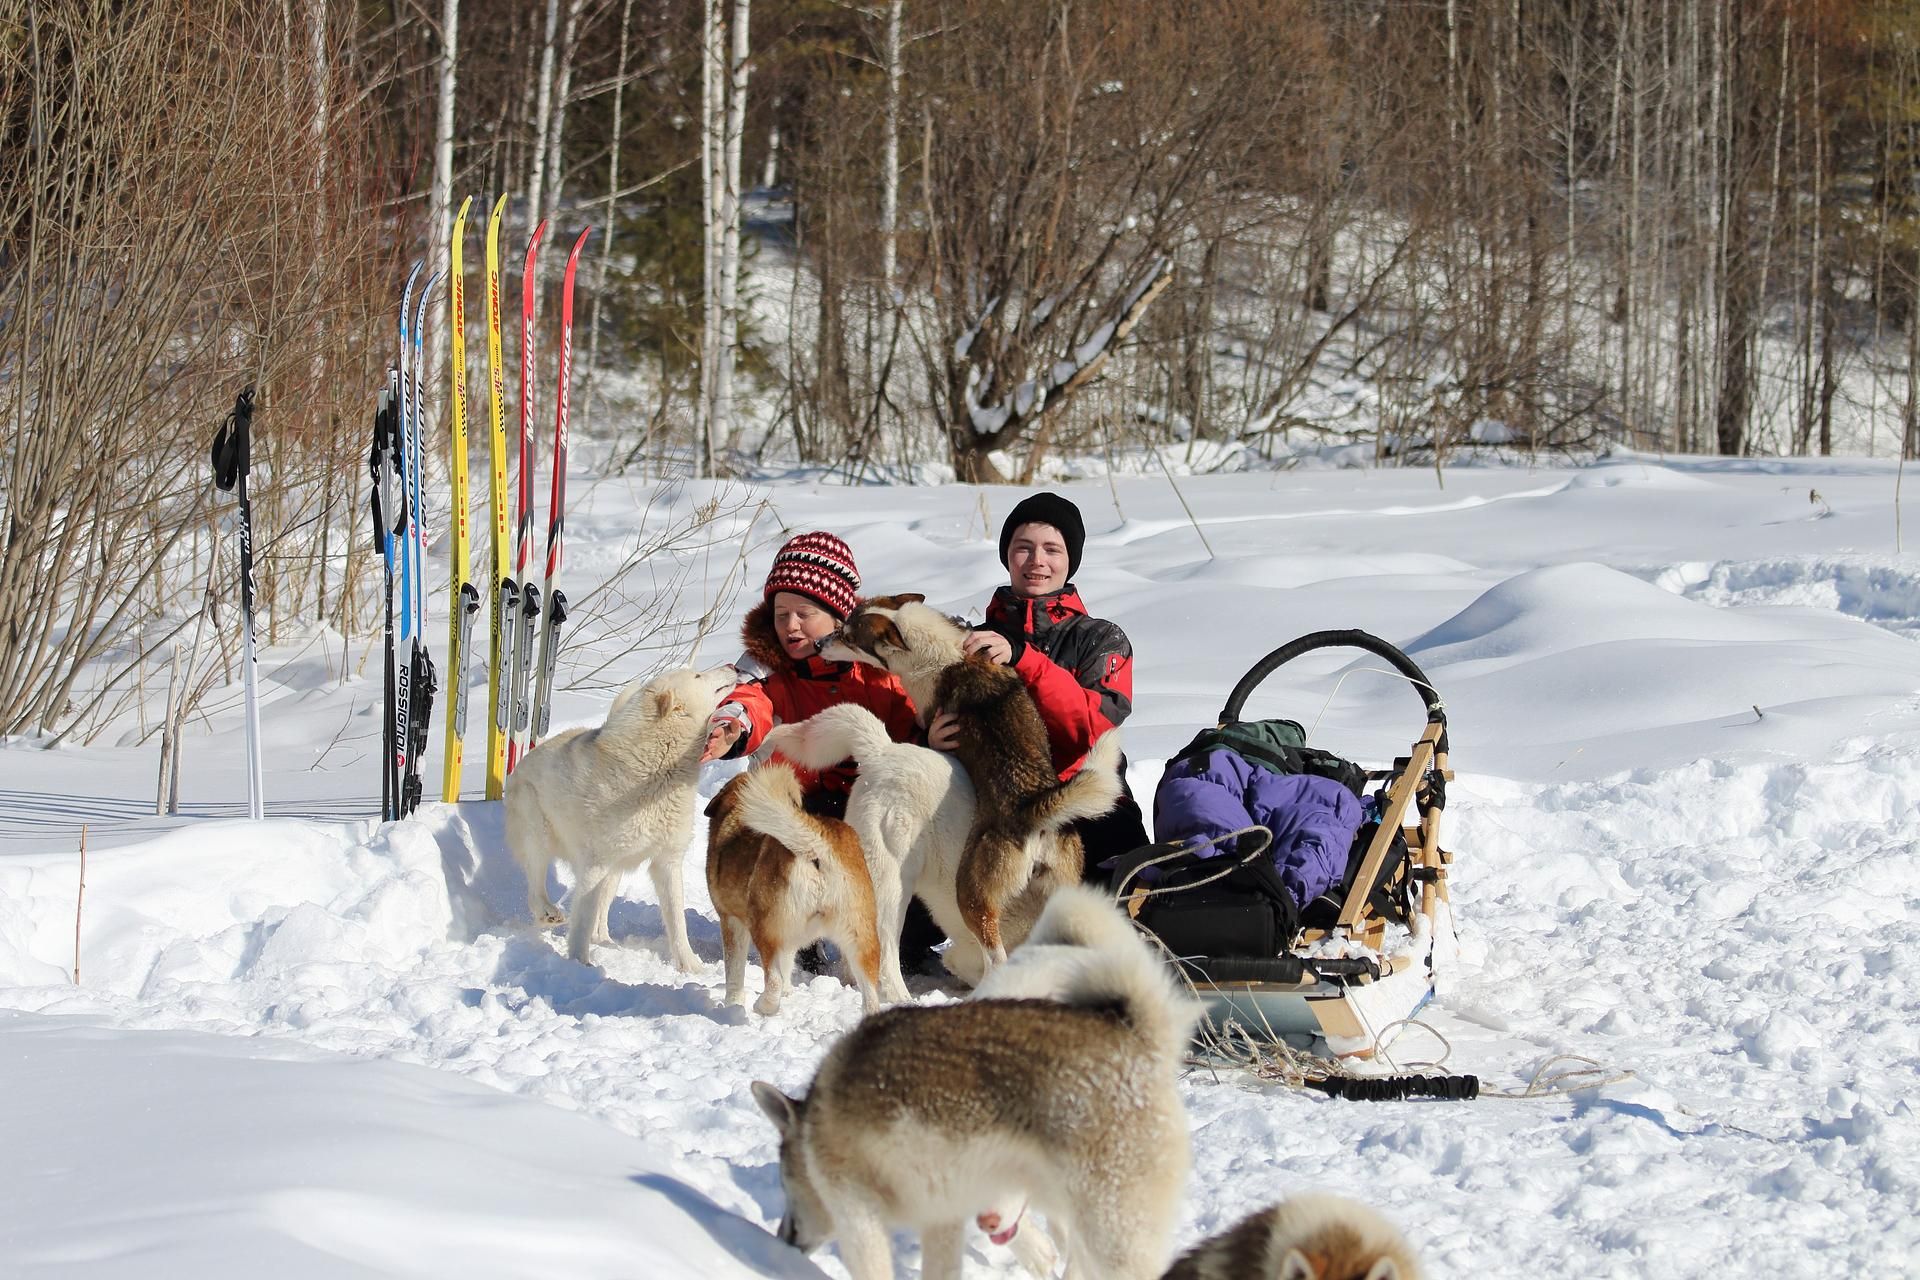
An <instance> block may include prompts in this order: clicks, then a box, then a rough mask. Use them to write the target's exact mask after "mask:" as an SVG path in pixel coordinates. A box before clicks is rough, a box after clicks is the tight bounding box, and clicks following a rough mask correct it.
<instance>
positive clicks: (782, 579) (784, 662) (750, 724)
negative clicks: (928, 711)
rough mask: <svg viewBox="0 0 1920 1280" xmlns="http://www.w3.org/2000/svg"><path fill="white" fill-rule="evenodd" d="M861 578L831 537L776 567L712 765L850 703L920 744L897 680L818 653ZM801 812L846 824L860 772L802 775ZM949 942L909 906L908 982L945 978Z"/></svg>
mask: <svg viewBox="0 0 1920 1280" xmlns="http://www.w3.org/2000/svg"><path fill="white" fill-rule="evenodd" d="M859 591H860V570H859V568H858V567H857V566H856V565H855V564H854V562H853V552H852V551H851V550H849V549H848V547H847V544H846V543H845V542H842V541H841V540H840V539H839V538H836V537H834V536H833V535H832V534H830V533H803V534H800V535H798V536H796V537H794V538H791V539H789V540H788V541H787V543H786V545H785V546H783V547H781V548H780V550H779V551H778V552H777V553H775V555H774V557H773V568H772V569H770V570H768V572H767V582H766V586H765V588H764V589H763V590H762V593H761V596H762V598H761V601H760V603H759V604H758V605H756V606H754V607H753V608H752V609H751V610H749V611H748V613H747V616H746V620H745V621H744V622H742V623H741V626H740V639H741V642H742V643H743V644H745V645H746V653H745V654H744V655H743V656H742V657H741V659H740V660H739V661H738V662H736V663H735V664H734V666H735V667H737V668H738V669H739V671H740V673H741V675H742V676H743V677H745V678H746V679H745V680H744V682H743V683H742V684H741V685H740V686H739V687H738V688H736V689H735V690H734V691H733V695H732V697H731V698H730V699H729V700H728V701H727V702H726V703H725V704H724V705H722V706H721V708H720V709H719V710H718V711H716V712H715V713H714V717H713V729H712V731H711V732H710V733H709V735H708V738H707V753H706V757H705V758H706V759H709V760H719V759H729V758H732V757H735V756H741V755H745V754H747V753H748V752H750V751H753V750H755V749H756V748H758V747H759V745H760V743H761V741H762V740H763V739H764V738H765V737H766V736H767V731H768V730H770V729H772V728H773V726H774V725H776V724H794V723H797V722H798V721H801V720H805V719H807V718H808V717H809V716H811V715H813V714H814V713H815V712H817V711H823V710H825V709H826V708H827V707H830V706H833V705H835V704H836V703H841V702H857V703H859V704H860V705H861V706H863V707H865V708H866V709H867V710H869V711H871V712H873V714H874V715H876V716H878V717H879V718H880V722H881V723H882V724H884V725H886V727H887V736H888V737H890V738H892V739H893V740H894V741H895V742H910V741H913V740H914V739H916V738H917V737H918V736H919V732H920V725H919V721H918V720H917V719H916V718H915V716H914V710H913V701H912V700H911V699H910V698H908V697H907V691H906V690H905V689H904V688H902V687H901V685H900V682H899V681H898V680H896V679H895V678H894V677H893V676H891V675H889V674H888V673H886V672H885V671H882V670H881V669H880V668H878V667H870V666H867V665H866V664H864V663H858V662H828V661H827V660H826V659H825V658H822V657H821V656H820V655H819V653H818V652H816V646H817V645H818V643H819V642H820V641H821V640H822V639H824V638H825V637H827V636H829V635H831V634H833V632H834V631H835V630H836V629H838V627H839V626H840V624H841V623H842V622H844V621H846V617H847V615H848V614H849V613H852V612H853V607H854V605H856V604H857V603H859V599H860V597H859ZM794 772H795V773H796V774H797V775H798V776H799V779H800V791H801V804H802V806H803V807H804V808H805V809H806V810H807V812H809V813H813V814H818V815H820V816H823V817H830V818H844V817H846V814H847V796H848V793H849V792H850V791H851V790H852V788H853V780H854V777H855V770H854V767H853V763H852V762H851V761H847V762H845V763H843V764H839V765H835V766H834V767H833V768H831V769H827V770H824V771H822V772H820V773H818V774H815V773H812V772H810V771H808V770H805V769H800V768H795V769H794ZM942 941H944V938H943V936H942V935H941V933H940V930H939V928H938V926H936V925H935V924H934V923H933V917H932V916H931V915H929V914H928V913H927V909H926V908H925V907H924V906H922V905H921V904H920V900H919V899H917V898H915V899H911V900H909V902H908V904H907V919H906V927H905V929H904V930H903V931H902V933H901V940H900V961H901V965H902V967H903V968H905V969H906V970H907V971H908V972H910V973H913V972H920V973H936V974H937V973H939V972H940V962H939V959H938V958H937V957H936V956H935V955H934V954H933V948H934V947H935V946H937V945H938V944H939V943H941V942H942ZM800 965H801V967H802V968H804V969H806V970H807V971H809V972H811V973H823V972H825V971H826V956H825V953H824V952H823V951H822V949H821V944H819V943H815V944H814V945H813V946H811V947H808V948H807V949H806V950H804V951H802V952H801V953H800Z"/></svg>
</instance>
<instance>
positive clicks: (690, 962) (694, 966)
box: [673, 951, 700, 973]
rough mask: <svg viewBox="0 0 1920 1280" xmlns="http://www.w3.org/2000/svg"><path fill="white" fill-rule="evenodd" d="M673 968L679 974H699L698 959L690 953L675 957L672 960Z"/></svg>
mask: <svg viewBox="0 0 1920 1280" xmlns="http://www.w3.org/2000/svg"><path fill="white" fill-rule="evenodd" d="M673 967H674V968H676V969H678V970H679V971H680V972H681V973H698V972H700V957H699V956H696V955H694V954H693V952H691V951H689V952H687V953H686V954H685V955H678V956H675V957H674V958H673Z"/></svg>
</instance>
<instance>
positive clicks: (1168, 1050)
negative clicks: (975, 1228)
mask: <svg viewBox="0 0 1920 1280" xmlns="http://www.w3.org/2000/svg"><path fill="white" fill-rule="evenodd" d="M1096 910H1098V911H1105V912H1107V913H1109V914H1111V915H1113V916H1114V917H1115V919H1116V920H1119V911H1118V908H1116V907H1114V906H1112V905H1111V904H1110V903H1107V902H1106V901H1104V900H1103V899H1102V898H1101V896H1100V895H1099V894H1097V893H1094V892H1093V891H1092V890H1086V889H1081V888H1079V887H1077V886H1075V887H1072V888H1067V889H1062V890H1061V891H1059V892H1058V893H1056V894H1055V895H1054V897H1053V899H1052V901H1050V902H1049V903H1048V905H1047V908H1046V910H1045V911H1044V912H1043V913H1042V915H1041V918H1040V921H1039V923H1038V925H1036V927H1035V935H1036V936H1037V937H1042V938H1047V937H1053V938H1064V937H1067V936H1069V935H1070V933H1071V931H1070V930H1059V931H1056V929H1055V927H1054V924H1053V922H1054V921H1060V920H1064V919H1068V918H1070V917H1072V918H1078V917H1081V916H1082V915H1083V914H1084V913H1089V912H1092V911H1096ZM1119 922H1120V924H1121V925H1122V926H1123V927H1126V926H1125V921H1124V920H1120V921H1119ZM1103 939H1104V941H1106V942H1108V943H1110V944H1111V945H1101V946H1097V947H1094V948H1091V949H1090V950H1092V951H1093V952H1094V953H1095V954H1092V955H1090V956H1088V957H1086V958H1085V961H1084V963H1082V964H1080V965H1079V966H1078V967H1077V969H1076V971H1075V972H1073V973H1071V974H1065V973H1064V972H1062V971H1056V972H1057V973H1059V974H1060V976H1061V980H1062V984H1063V985H1060V986H1058V987H1057V988H1055V989H1054V992H1053V997H1054V998H1052V999H975V1000H967V1001H963V1002H960V1003H956V1004H946V1005H932V1006H924V1005H909V1006H905V1007H901V1008H895V1009H889V1010H887V1011H885V1012H883V1013H878V1014H875V1015H873V1016H872V1017H869V1018H867V1019H865V1020H864V1021H863V1022H861V1023H860V1024H859V1025H858V1026H856V1027H855V1028H854V1029H853V1030H852V1031H850V1032H848V1033H847V1034H846V1035H845V1036H844V1037H842V1038H841V1039H840V1041H839V1042H838V1043H837V1044H835V1045H834V1047H833V1048H832V1049H831V1050H830V1051H829V1052H828V1054H827V1056H826V1059H825V1060H824V1061H823V1062H822V1063H821V1065H820V1069H819V1071H818V1072H817V1073H816V1074H815V1075H814V1078H813V1083H812V1085H811V1086H810V1087H809V1088H808V1090H807V1093H806V1096H804V1097H802V1098H791V1097H788V1096H787V1095H786V1094H784V1093H782V1092H781V1091H780V1090H778V1089H776V1088H774V1087H773V1086H772V1085H770V1084H765V1083H758V1082H756V1083H755V1084H754V1086H753V1091H754V1097H755V1099H756V1100H757V1101H758V1102H759V1104H760V1107H761V1109H762V1110H763V1111H765V1112H766V1114H767V1116H768V1118H769V1119H771V1120H772V1121H773V1123H774V1125H775V1126H776V1127H777V1128H778V1129H779V1130H780V1181H781V1184H782V1186H783V1188H784V1189H785V1192H786V1197H787V1211H786V1215H785V1217H784V1218H783V1220H782V1221H781V1224H780V1238H781V1239H783V1240H785V1241H787V1242H788V1243H790V1244H795V1245H798V1246H799V1247H800V1248H802V1249H805V1250H807V1251H809V1252H811V1251H812V1250H815V1249H817V1248H819V1247H820V1246H821V1245H823V1244H824V1243H826V1241H828V1240H829V1239H837V1240H838V1241H839V1243H840V1256H841V1259H842V1260H843V1261H844V1262H845V1264H846V1267H847V1270H848V1271H849V1272H850V1273H851V1274H852V1276H853V1277H854V1280H886V1278H888V1277H891V1276H892V1275H893V1255H892V1248H891V1245H890V1243H889V1240H888V1232H889V1230H890V1229H891V1228H895V1227H902V1228H908V1229H912V1230H914V1231H917V1232H918V1233H919V1234H920V1241H921V1251H922V1258H923V1263H922V1274H923V1275H924V1276H926V1277H928V1280H954V1278H955V1277H957V1276H958V1275H959V1273H960V1264H961V1257H962V1252H963V1249H964V1244H965V1235H964V1233H965V1229H966V1224H967V1221H968V1220H969V1219H979V1218H984V1217H986V1216H989V1215H998V1214H1000V1212H1001V1211H1002V1207H1006V1212H1007V1213H1008V1214H1010V1215H1011V1216H1012V1217H1013V1218H1014V1219H1015V1220H1016V1222H1017V1220H1018V1216H1019V1208H1018V1207H1017V1206H1020V1205H1031V1206H1032V1207H1033V1208H1034V1209H1036V1210H1038V1211H1039V1212H1041V1213H1043V1214H1045V1215H1046V1218H1047V1221H1048V1223H1049V1224H1050V1226H1052V1227H1054V1228H1056V1229H1057V1231H1058V1232H1059V1233H1060V1234H1064V1236H1065V1238H1066V1249H1067V1254H1068V1268H1069V1274H1070V1275H1074V1276H1086V1277H1101V1278H1105V1280H1152V1278H1153V1277H1157V1276H1159V1275H1160V1272H1161V1269H1162V1268H1163V1267H1165V1265H1166V1262H1167V1258H1168V1256H1169V1254H1170V1252H1171V1244H1172V1233H1173V1227H1174V1223H1175V1221H1176V1220H1177V1218H1178V1217H1179V1212H1180V1200H1181V1192H1182V1190H1183V1188H1184V1185H1185V1183H1186V1177H1187V1164H1188V1140H1187V1117H1186V1112H1185V1109H1184V1108H1183V1107H1182V1106H1181V1102H1180V1094H1179V1090H1178V1088H1177V1087H1176V1076H1177V1073H1178V1071H1179V1068H1180V1063H1181V1061H1182V1059H1183V1057H1184V1056H1185V1053H1186V1046H1187V1041H1188V1038H1189V1037H1190V1036H1191V1035H1192V1032H1193V1025H1194V1022H1195V1021H1196V1020H1197V1019H1198V1017H1199V1013H1200V1009H1199V1006H1198V1004H1196V1003H1195V1002H1194V1001H1192V1000H1191V999H1189V998H1188V997H1187V996H1186V995H1185V994H1184V993H1182V992H1181V991H1180V990H1179V989H1178V987H1177V985H1176V982H1175V979H1174V978H1173V976H1172V974H1171V972H1170V971H1169V970H1168V969H1167V968H1166V966H1164V965H1163V964H1162V963H1161V962H1160V959H1159V957H1157V956H1156V955H1155V954H1154V953H1153V952H1152V951H1151V950H1150V949H1149V948H1148V946H1147V944H1146V943H1145V941H1143V940H1142V939H1140V938H1139V937H1137V936H1133V935H1132V931H1131V929H1130V928H1127V929H1126V934H1125V935H1122V934H1121V933H1120V931H1118V930H1114V931H1112V936H1111V938H1105V935H1104V934H1103ZM983 1209H985V1210H987V1213H986V1214H983V1212H982V1211H983ZM996 1225H998V1224H997V1223H996Z"/></svg>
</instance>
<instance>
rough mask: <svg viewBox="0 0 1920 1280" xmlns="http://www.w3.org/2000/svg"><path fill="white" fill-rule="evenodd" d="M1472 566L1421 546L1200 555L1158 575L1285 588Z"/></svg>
mask: <svg viewBox="0 0 1920 1280" xmlns="http://www.w3.org/2000/svg"><path fill="white" fill-rule="evenodd" d="M1472 572H1473V566H1472V565H1469V564H1466V563H1463V562H1462V561H1459V560H1456V559H1454V558H1453V557H1452V556H1443V555H1433V554H1428V553H1425V552H1417V551H1416V552H1402V553H1389V552H1382V553H1379V554H1374V555H1342V554H1339V553H1337V552H1329V553H1326V554H1319V555H1310V556H1307V555H1279V554H1269V555H1244V556H1232V557H1227V558H1223V559H1218V560H1200V561H1196V562H1194V563H1192V564H1184V565H1176V566H1173V567H1171V568H1168V569H1164V570H1161V571H1160V572H1159V573H1158V574H1157V575H1156V576H1157V577H1158V578H1160V579H1161V580H1163V581H1169V582H1195V583H1209V584H1217V585H1222V586H1239V587H1268V588H1275V589H1281V588H1288V587H1304V586H1309V585H1311V584H1313V583H1316V582H1335V581H1340V580H1343V579H1356V578H1357V579H1370V578H1399V577H1403V578H1409V579H1419V578H1426V577H1445V576H1447V575H1450V574H1456V573H1472Z"/></svg>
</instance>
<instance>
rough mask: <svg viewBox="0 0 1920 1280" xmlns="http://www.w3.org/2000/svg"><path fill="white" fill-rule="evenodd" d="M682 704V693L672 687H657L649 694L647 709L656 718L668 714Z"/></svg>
mask: <svg viewBox="0 0 1920 1280" xmlns="http://www.w3.org/2000/svg"><path fill="white" fill-rule="evenodd" d="M679 705H680V695H679V693H678V692H676V691H675V690H673V689H671V688H667V689H655V690H653V691H652V692H651V693H650V694H649V695H648V702H647V710H648V711H651V712H652V713H653V715H654V717H655V718H656V719H658V718H659V717H661V716H664V715H667V714H669V713H670V712H672V711H673V710H674V709H675V708H677V707H678V706H679Z"/></svg>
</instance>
